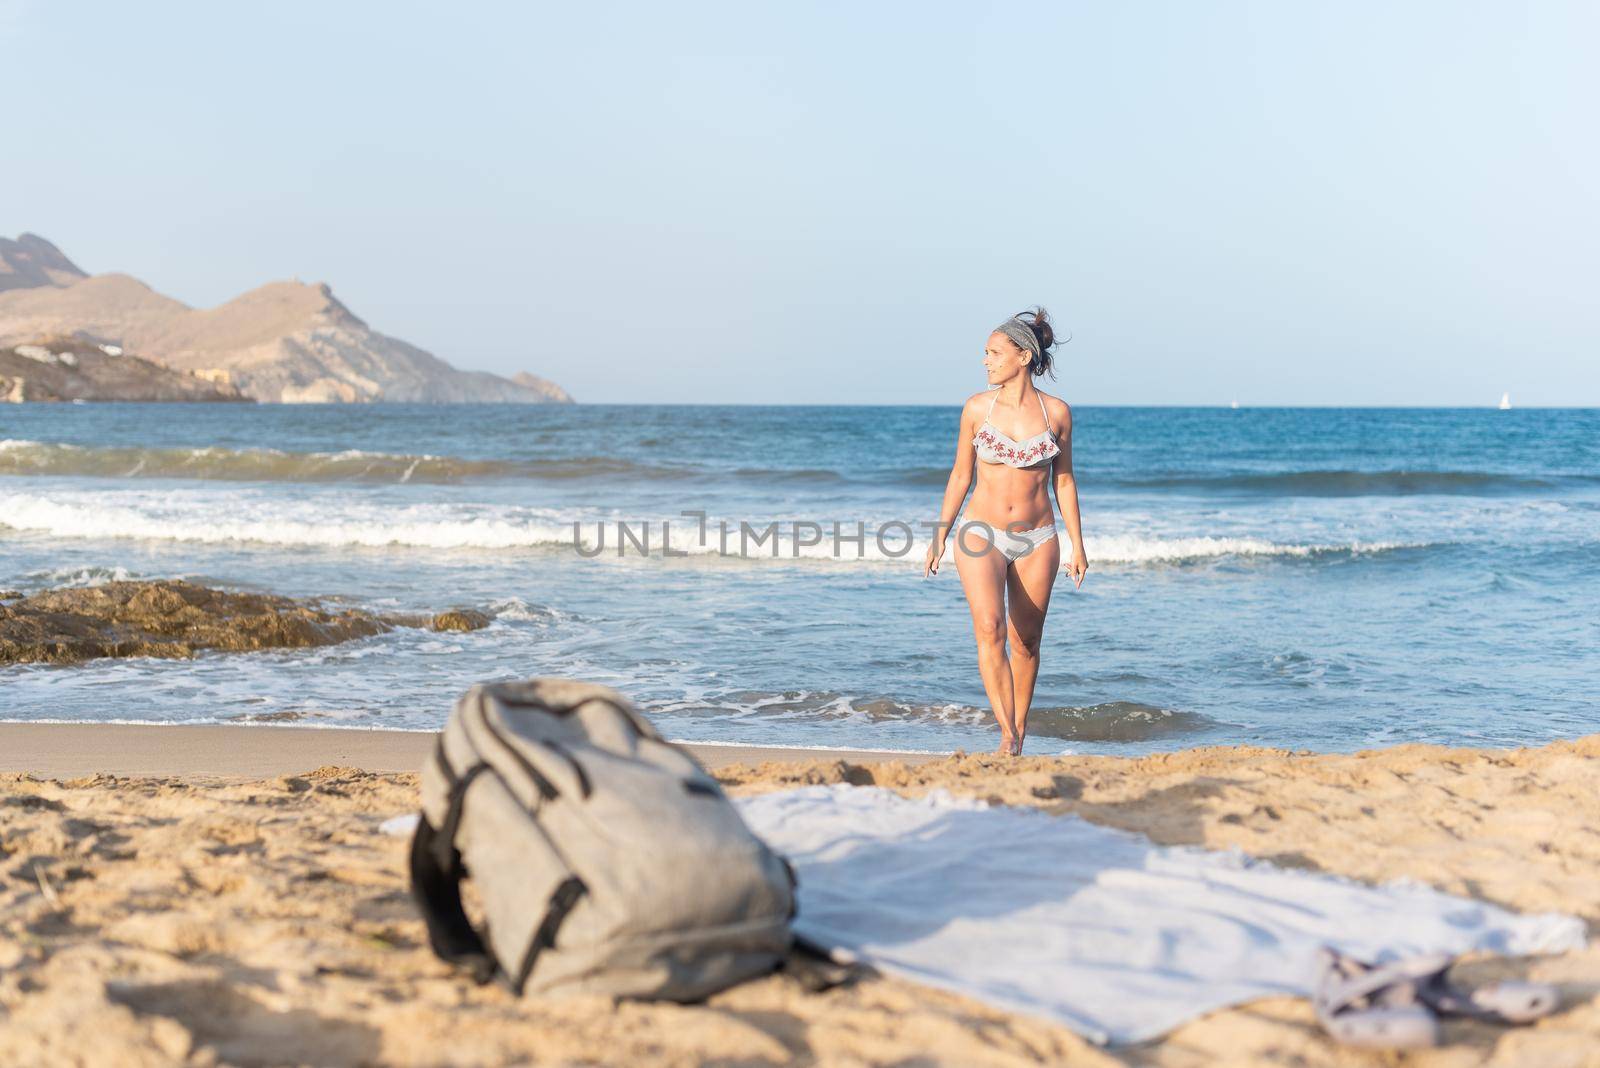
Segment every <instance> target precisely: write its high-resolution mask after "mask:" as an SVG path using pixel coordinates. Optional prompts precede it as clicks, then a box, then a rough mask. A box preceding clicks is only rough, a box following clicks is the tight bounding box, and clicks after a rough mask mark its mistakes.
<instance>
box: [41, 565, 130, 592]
mask: <svg viewBox="0 0 1600 1068" xmlns="http://www.w3.org/2000/svg"><path fill="white" fill-rule="evenodd" d="M25 577H26V578H27V579H28V581H29V582H36V583H38V584H39V585H41V586H50V587H59V586H75V587H85V586H104V585H105V584H106V583H108V582H131V581H132V580H133V579H136V578H138V577H139V576H138V574H137V573H135V572H132V571H129V570H128V569H127V568H125V567H58V568H55V569H53V570H50V571H32V572H29V573H28V575H27V576H25Z"/></svg>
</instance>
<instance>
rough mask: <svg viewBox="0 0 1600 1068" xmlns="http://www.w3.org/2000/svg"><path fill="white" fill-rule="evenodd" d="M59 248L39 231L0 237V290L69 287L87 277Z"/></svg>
mask: <svg viewBox="0 0 1600 1068" xmlns="http://www.w3.org/2000/svg"><path fill="white" fill-rule="evenodd" d="M87 277H88V275H86V274H84V273H83V272H82V271H80V270H79V269H78V265H77V264H75V263H73V262H72V261H71V260H69V259H67V258H66V257H65V256H63V255H62V254H61V250H60V249H58V248H56V247H55V246H54V245H52V244H51V243H50V242H48V241H46V240H45V239H44V238H42V237H40V236H39V235H38V234H23V235H22V236H21V237H19V238H17V239H16V240H15V241H12V240H10V239H9V238H4V237H0V290H7V289H32V288H33V287H34V286H69V285H71V284H72V283H74V282H76V281H78V280H79V279H82V278H87Z"/></svg>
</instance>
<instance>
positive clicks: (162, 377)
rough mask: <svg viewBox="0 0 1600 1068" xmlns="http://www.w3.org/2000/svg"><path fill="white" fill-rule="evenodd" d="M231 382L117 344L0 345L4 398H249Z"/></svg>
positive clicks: (46, 341)
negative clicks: (169, 364) (130, 352)
mask: <svg viewBox="0 0 1600 1068" xmlns="http://www.w3.org/2000/svg"><path fill="white" fill-rule="evenodd" d="M250 399H251V398H249V397H246V396H245V395H244V394H243V393H240V392H239V391H238V390H237V389H235V388H234V387H233V386H232V385H231V384H229V383H228V382H227V381H225V380H224V381H216V380H213V379H210V378H206V377H204V376H202V375H199V374H196V373H195V372H193V371H174V370H173V369H172V368H170V367H163V366H161V365H160V364H158V363H153V362H151V361H150V360H146V359H143V358H141V357H138V356H132V355H128V354H126V353H124V352H123V351H122V350H121V349H120V348H118V347H117V346H115V345H96V344H92V343H90V342H87V341H82V340H79V339H77V338H67V337H53V338H41V339H39V340H36V341H32V342H29V343H27V344H23V345H13V346H10V347H4V348H0V401H9V402H11V403H13V404H18V403H21V402H23V401H79V400H81V401H249V400H250Z"/></svg>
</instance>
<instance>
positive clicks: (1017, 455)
mask: <svg viewBox="0 0 1600 1068" xmlns="http://www.w3.org/2000/svg"><path fill="white" fill-rule="evenodd" d="M1034 395H1035V396H1037V397H1038V398H1039V411H1041V412H1043V413H1044V429H1043V430H1041V431H1039V432H1038V433H1037V434H1035V435H1033V437H1031V438H1028V439H1026V440H1024V441H1013V440H1012V439H1011V438H1009V437H1007V436H1006V435H1005V434H1003V433H1001V432H1000V430H999V428H998V427H996V426H995V425H994V424H993V423H991V422H989V415H993V414H994V405H995V401H997V400H999V399H1000V391H999V390H998V389H997V390H995V391H994V400H992V401H990V402H989V415H986V416H984V417H983V425H982V426H980V427H979V428H978V432H977V433H976V434H974V435H973V436H972V446H973V448H975V449H976V450H977V451H978V459H980V460H982V461H983V462H984V463H986V464H1006V465H1007V466H1009V467H1038V466H1039V465H1040V464H1042V463H1044V462H1045V461H1046V460H1049V459H1051V458H1053V457H1054V456H1055V455H1056V454H1057V453H1059V452H1060V451H1061V449H1060V448H1058V447H1057V445H1056V441H1055V438H1056V436H1055V434H1054V433H1052V432H1051V430H1050V413H1049V412H1047V411H1045V407H1044V395H1043V394H1041V393H1039V391H1038V390H1034Z"/></svg>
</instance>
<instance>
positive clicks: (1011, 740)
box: [995, 731, 1017, 756]
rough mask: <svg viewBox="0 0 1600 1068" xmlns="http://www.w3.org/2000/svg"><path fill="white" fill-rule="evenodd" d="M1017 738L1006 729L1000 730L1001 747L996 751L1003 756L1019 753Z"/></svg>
mask: <svg viewBox="0 0 1600 1068" xmlns="http://www.w3.org/2000/svg"><path fill="white" fill-rule="evenodd" d="M1016 746H1017V739H1016V737H1015V736H1014V735H1011V734H1008V733H1006V732H1005V731H1001V732H1000V748H999V749H996V750H995V752H996V753H998V754H999V755H1001V756H1015V755H1016V754H1017V748H1016Z"/></svg>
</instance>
